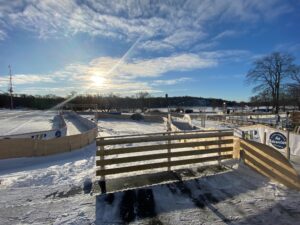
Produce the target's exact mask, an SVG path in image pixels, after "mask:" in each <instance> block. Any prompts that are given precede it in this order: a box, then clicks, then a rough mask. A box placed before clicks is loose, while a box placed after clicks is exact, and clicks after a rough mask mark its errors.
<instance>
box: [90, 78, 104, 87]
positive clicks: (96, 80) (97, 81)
mask: <svg viewBox="0 0 300 225" xmlns="http://www.w3.org/2000/svg"><path fill="white" fill-rule="evenodd" d="M91 81H92V82H93V85H94V86H98V87H99V86H103V85H104V83H105V78H104V77H101V76H99V75H94V76H91Z"/></svg>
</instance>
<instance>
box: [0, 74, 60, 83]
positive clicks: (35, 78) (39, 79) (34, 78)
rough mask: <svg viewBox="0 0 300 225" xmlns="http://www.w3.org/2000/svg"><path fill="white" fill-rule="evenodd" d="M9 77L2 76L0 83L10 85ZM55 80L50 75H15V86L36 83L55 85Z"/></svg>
mask: <svg viewBox="0 0 300 225" xmlns="http://www.w3.org/2000/svg"><path fill="white" fill-rule="evenodd" d="M8 80H9V77H8V76H1V78H0V83H2V84H4V83H8ZM54 82H55V80H54V79H53V77H52V76H49V75H37V74H16V75H13V84H14V85H22V84H34V83H54Z"/></svg>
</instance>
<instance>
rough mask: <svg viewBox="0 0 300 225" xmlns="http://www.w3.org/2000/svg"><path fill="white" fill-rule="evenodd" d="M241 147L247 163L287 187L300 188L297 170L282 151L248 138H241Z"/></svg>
mask: <svg viewBox="0 0 300 225" xmlns="http://www.w3.org/2000/svg"><path fill="white" fill-rule="evenodd" d="M241 149H242V154H241V156H242V158H243V160H244V161H245V164H246V165H248V166H249V167H251V168H252V169H254V170H256V171H257V172H259V173H261V174H263V175H264V176H267V177H269V178H270V179H273V180H276V181H278V182H280V183H282V184H284V185H285V186H287V187H290V188H295V189H298V190H300V178H299V175H298V173H297V171H296V170H295V169H294V168H293V166H292V165H291V164H290V163H289V161H288V160H287V159H286V158H285V157H284V156H283V155H282V154H281V153H280V152H278V151H276V150H275V149H273V148H271V147H270V146H267V145H263V144H260V143H257V142H252V141H246V140H241Z"/></svg>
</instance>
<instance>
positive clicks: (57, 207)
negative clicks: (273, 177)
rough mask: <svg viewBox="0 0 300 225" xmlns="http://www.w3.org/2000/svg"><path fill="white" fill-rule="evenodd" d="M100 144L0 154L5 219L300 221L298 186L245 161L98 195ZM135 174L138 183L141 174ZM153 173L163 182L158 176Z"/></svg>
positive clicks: (0, 206)
mask: <svg viewBox="0 0 300 225" xmlns="http://www.w3.org/2000/svg"><path fill="white" fill-rule="evenodd" d="M98 125H99V131H100V134H101V135H102V136H109V135H123V134H138V133H152V132H160V131H164V130H165V126H164V124H159V123H143V122H134V121H124V120H99V123H98ZM95 150H96V146H95V144H92V145H90V146H88V147H86V148H84V149H81V150H77V151H74V152H71V153H64V154H61V155H56V156H47V157H41V158H24V159H11V160H1V161H0V224H126V223H131V224H297V223H299V221H300V205H299V202H300V194H299V192H296V191H292V190H288V189H286V188H285V187H283V186H282V185H278V184H275V183H273V182H269V181H268V180H267V179H266V178H264V177H262V176H260V175H258V174H257V173H255V172H253V171H252V170H250V169H249V168H247V167H245V166H243V165H235V166H233V167H231V166H226V167H223V169H221V170H220V169H218V168H217V167H207V168H203V169H201V168H199V169H197V168H193V169H186V170H182V171H181V172H177V173H175V174H173V177H175V178H176V180H177V181H178V182H175V183H174V182H173V183H164V184H159V185H156V186H151V187H144V188H139V189H133V190H127V191H122V190H119V191H117V192H114V193H111V194H107V195H99V193H96V192H93V189H94V187H93V186H92V183H94V182H95V181H97V179H98V178H96V177H95V171H96V167H95ZM175 175H176V176H175ZM134 178H135V179H136V181H135V182H137V181H141V180H142V179H141V178H140V177H134ZM143 179H145V178H143ZM152 179H153V180H154V181H158V180H159V179H160V177H159V175H157V177H156V178H155V179H154V178H153V177H152ZM146 180H147V179H146ZM148 180H149V181H151V179H148ZM131 181H132V178H131ZM128 182H130V179H128V180H126V179H125V178H124V179H115V180H112V181H111V182H108V187H121V188H122V187H124V185H125V184H128ZM131 185H133V184H131ZM129 186H130V185H129Z"/></svg>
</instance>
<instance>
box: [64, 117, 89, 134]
mask: <svg viewBox="0 0 300 225" xmlns="http://www.w3.org/2000/svg"><path fill="white" fill-rule="evenodd" d="M64 120H65V122H66V125H67V135H74V134H80V133H83V132H86V131H88V130H89V127H87V126H86V125H85V124H83V123H82V122H81V121H80V120H78V119H77V117H76V116H74V115H72V114H69V113H65V114H64Z"/></svg>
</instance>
